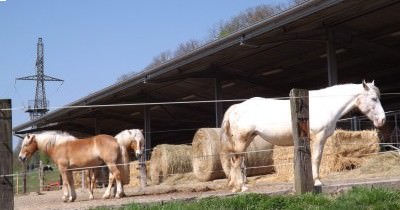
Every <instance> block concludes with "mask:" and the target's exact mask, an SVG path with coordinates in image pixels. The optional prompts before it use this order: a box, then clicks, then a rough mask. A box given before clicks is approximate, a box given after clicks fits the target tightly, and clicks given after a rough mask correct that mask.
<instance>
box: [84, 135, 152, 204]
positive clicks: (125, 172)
mask: <svg viewBox="0 0 400 210" xmlns="http://www.w3.org/2000/svg"><path fill="white" fill-rule="evenodd" d="M115 139H116V140H117V142H118V144H119V147H120V151H121V156H122V165H120V166H118V167H119V169H120V171H121V178H122V185H124V184H129V182H130V168H129V154H128V152H129V151H135V154H136V156H137V157H138V158H139V157H140V156H141V155H142V154H143V149H144V136H143V133H142V131H141V130H140V129H129V130H123V131H121V132H120V133H118V134H117V135H116V136H115ZM98 176H99V170H96V169H95V170H89V179H90V181H89V194H90V195H89V196H90V198H91V199H92V198H93V190H94V188H95V184H96V180H97V178H98ZM122 187H123V186H122ZM114 189H115V188H114Z"/></svg>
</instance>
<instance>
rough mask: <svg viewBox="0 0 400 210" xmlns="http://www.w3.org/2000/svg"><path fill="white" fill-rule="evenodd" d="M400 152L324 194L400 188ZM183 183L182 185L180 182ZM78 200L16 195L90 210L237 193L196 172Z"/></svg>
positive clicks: (81, 193) (57, 194)
mask: <svg viewBox="0 0 400 210" xmlns="http://www.w3.org/2000/svg"><path fill="white" fill-rule="evenodd" d="M399 160H400V158H399V155H397V154H389V155H381V156H379V157H377V158H374V159H371V161H368V162H366V163H365V164H364V165H363V166H362V167H360V168H357V169H354V170H351V171H346V172H340V173H332V174H329V175H328V176H327V177H323V178H322V182H323V183H324V186H323V187H322V188H320V189H319V190H320V191H321V192H323V193H333V194H335V193H339V192H341V191H345V190H347V189H350V188H351V187H353V186H360V185H362V186H386V187H393V188H399V189H400V166H399V164H398V163H399ZM176 183H179V184H176ZM248 187H249V190H248V192H253V193H263V194H292V193H293V182H292V181H291V180H285V181H282V180H279V177H276V176H274V175H264V176H255V177H249V178H248ZM76 191H77V200H76V201H75V202H72V203H69V202H67V203H64V202H62V201H61V196H62V191H61V190H60V191H49V192H45V193H44V194H42V195H38V194H37V193H31V194H28V195H17V196H15V197H14V209H17V210H23V209H29V210H39V209H40V210H48V209H79V210H81V209H89V208H94V207H97V206H107V207H109V208H112V207H120V206H124V205H127V204H129V203H133V202H135V203H149V202H151V203H154V202H159V203H163V202H168V201H173V200H194V199H201V198H205V197H210V196H230V195H234V194H233V193H231V192H230V190H229V189H228V188H227V187H226V179H220V180H214V181H210V182H198V181H197V180H196V179H195V177H194V175H193V174H192V173H188V174H184V175H175V176H172V177H169V178H168V179H167V180H166V181H164V183H162V184H161V185H154V186H148V187H146V188H145V189H144V190H141V189H140V188H138V187H129V186H125V193H126V195H127V197H124V198H121V199H115V198H113V199H108V200H104V199H102V198H101V197H102V194H103V193H104V191H105V189H100V188H99V189H96V190H95V199H94V200H89V196H88V193H87V190H85V189H84V190H82V189H77V190H76Z"/></svg>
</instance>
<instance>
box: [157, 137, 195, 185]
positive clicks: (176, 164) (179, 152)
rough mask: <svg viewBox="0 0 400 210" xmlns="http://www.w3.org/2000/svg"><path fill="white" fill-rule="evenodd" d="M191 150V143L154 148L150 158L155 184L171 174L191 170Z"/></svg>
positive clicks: (162, 145)
mask: <svg viewBox="0 0 400 210" xmlns="http://www.w3.org/2000/svg"><path fill="white" fill-rule="evenodd" d="M191 152H192V147H191V146H190V145H170V144H160V145H157V146H156V147H155V148H154V149H153V152H152V156H151V159H150V173H151V179H152V182H153V184H159V183H160V182H161V181H162V180H163V179H164V178H166V177H167V176H168V175H171V174H178V173H187V172H191V171H192V154H191ZM153 153H154V155H153ZM158 153H159V154H158ZM153 156H154V159H153ZM157 177H158V178H157Z"/></svg>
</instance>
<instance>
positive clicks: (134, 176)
mask: <svg viewBox="0 0 400 210" xmlns="http://www.w3.org/2000/svg"><path fill="white" fill-rule="evenodd" d="M129 170H130V182H129V186H132V187H137V186H140V172H139V161H137V160H136V161H133V162H130V164H129ZM149 173H150V161H146V175H147V178H149V175H150V174H149Z"/></svg>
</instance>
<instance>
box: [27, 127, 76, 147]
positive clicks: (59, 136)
mask: <svg viewBox="0 0 400 210" xmlns="http://www.w3.org/2000/svg"><path fill="white" fill-rule="evenodd" d="M34 135H35V139H36V142H37V144H38V147H39V148H45V147H49V146H51V147H53V146H55V145H59V144H62V143H64V142H67V141H73V140H76V139H77V138H76V137H74V136H72V135H71V134H69V133H67V132H62V131H44V132H42V133H36V134H34Z"/></svg>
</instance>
